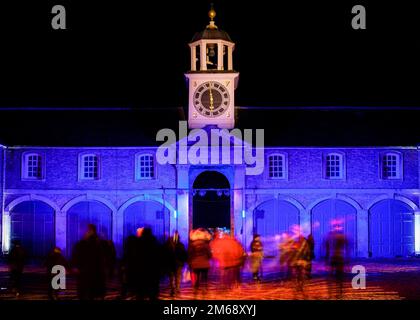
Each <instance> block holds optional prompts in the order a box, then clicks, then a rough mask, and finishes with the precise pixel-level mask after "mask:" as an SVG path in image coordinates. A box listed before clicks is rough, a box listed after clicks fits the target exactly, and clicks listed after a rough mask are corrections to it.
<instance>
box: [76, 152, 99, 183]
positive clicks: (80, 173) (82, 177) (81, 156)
mask: <svg viewBox="0 0 420 320" xmlns="http://www.w3.org/2000/svg"><path fill="white" fill-rule="evenodd" d="M90 156H95V157H96V159H97V162H98V163H97V165H98V176H97V177H92V178H90V177H85V164H84V162H85V161H84V160H85V158H86V157H90ZM101 171H102V166H101V157H100V155H99V154H98V153H81V154H79V170H78V180H79V181H98V180H101V178H102V172H101Z"/></svg>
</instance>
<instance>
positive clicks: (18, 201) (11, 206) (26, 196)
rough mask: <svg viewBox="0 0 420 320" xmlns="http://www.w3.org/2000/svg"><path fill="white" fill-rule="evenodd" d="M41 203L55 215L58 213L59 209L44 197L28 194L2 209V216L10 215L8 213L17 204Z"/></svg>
mask: <svg viewBox="0 0 420 320" xmlns="http://www.w3.org/2000/svg"><path fill="white" fill-rule="evenodd" d="M35 200H37V201H41V202H44V203H46V204H48V205H49V206H50V207H51V208H53V209H54V212H55V214H58V213H60V211H61V210H60V207H59V206H58V205H57V204H56V203H55V202H54V201H52V200H51V199H48V198H46V197H43V196H39V195H35V194H29V195H24V196H20V197H18V198H16V199H14V200H12V201H11V202H10V203H9V204H8V205H7V206H6V208H5V209H4V211H5V212H4V214H6V215H8V214H9V213H10V211H11V210H12V209H13V208H14V207H16V206H17V205H18V204H20V203H22V202H25V201H35Z"/></svg>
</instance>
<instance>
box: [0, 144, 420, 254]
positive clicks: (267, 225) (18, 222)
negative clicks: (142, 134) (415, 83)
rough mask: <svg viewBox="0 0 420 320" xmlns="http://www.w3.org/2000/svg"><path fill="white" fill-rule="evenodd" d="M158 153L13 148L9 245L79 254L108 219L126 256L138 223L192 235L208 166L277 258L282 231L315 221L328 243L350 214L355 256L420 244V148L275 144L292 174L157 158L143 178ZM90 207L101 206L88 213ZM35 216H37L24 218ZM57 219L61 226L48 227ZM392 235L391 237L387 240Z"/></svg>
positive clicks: (5, 230) (245, 227)
mask: <svg viewBox="0 0 420 320" xmlns="http://www.w3.org/2000/svg"><path fill="white" fill-rule="evenodd" d="M155 151H156V148H143V147H130V148H112V147H108V148H106V147H104V148H58V147H57V148H55V147H54V148H53V147H51V148H29V147H28V148H23V147H11V148H8V149H7V150H6V159H5V160H6V161H5V164H6V167H5V173H6V176H5V189H6V190H4V191H3V192H1V194H0V199H2V198H3V196H4V199H3V200H4V205H3V217H2V228H1V229H2V239H3V242H2V249H3V251H8V249H9V244H10V240H11V239H12V238H16V237H23V236H27V237H28V239H37V240H36V241H40V243H41V245H40V247H43V248H45V250H44V251H47V247H48V245H47V244H48V243H51V241H52V242H53V243H54V244H56V245H58V246H59V247H61V248H62V249H63V250H65V252H71V246H72V244H73V243H74V241H77V239H78V238H80V234H81V232H82V230H81V229H83V225H84V224H86V223H87V222H88V221H93V222H95V223H96V224H98V225H100V228H101V230H102V233H103V236H104V237H107V238H110V239H112V240H113V241H114V242H115V244H116V247H117V250H118V253H119V254H121V252H122V245H123V241H124V237H125V236H126V235H127V230H128V229H130V228H131V229H133V228H135V227H136V226H134V225H138V226H141V225H143V224H149V225H151V226H152V229H153V230H154V232H155V233H156V234H158V235H159V236H160V237H164V236H166V235H167V234H169V233H172V232H173V231H174V230H176V229H178V230H179V231H180V234H181V238H182V239H183V241H186V240H187V239H188V233H189V231H190V227H191V219H192V216H193V211H192V210H193V208H192V185H193V183H194V181H195V178H196V177H197V176H198V175H199V174H200V173H202V172H204V171H208V170H214V171H218V172H221V173H222V174H223V175H225V176H226V178H227V179H228V180H229V183H230V186H231V189H232V190H231V191H232V192H231V195H232V196H231V198H232V199H231V200H232V202H231V228H232V229H233V230H234V234H235V236H236V237H237V238H238V239H239V240H240V241H241V242H242V243H243V244H244V246H246V248H248V247H249V243H250V241H251V239H252V234H253V232H258V233H261V234H262V236H263V239H264V241H266V243H267V248H268V247H270V246H271V247H272V248H274V249H273V250H272V251H273V254H275V248H276V241H279V237H280V235H281V233H284V232H288V231H290V228H291V226H292V225H295V224H296V223H298V224H300V225H301V226H305V231H304V233H305V235H307V234H308V233H310V232H312V233H314V235H315V236H316V237H315V238H316V240H317V244H316V246H318V247H319V246H320V243H321V242H322V239H323V237H325V234H326V233H327V232H328V230H329V228H330V225H331V222H332V221H334V220H337V219H338V220H339V219H341V218H343V217H344V218H345V219H346V222H345V225H344V228H345V230H346V232H347V234H348V235H349V237H351V238H352V242H353V249H352V250H353V251H352V252H353V256H360V257H368V256H369V255H372V256H396V255H409V254H411V253H413V252H414V250H416V251H418V250H419V249H420V240H419V239H420V238H419V236H420V234H419V232H420V231H419V230H420V227H419V226H420V222H419V219H418V218H416V219H415V217H414V214H415V213H416V212H417V213H418V212H419V209H418V207H419V198H418V189H419V161H418V157H419V154H418V150H417V148H415V147H413V148H401V147H399V148H373V147H372V148H280V147H278V148H267V149H266V155H267V156H268V155H270V154H271V153H281V154H284V155H286V159H287V164H288V165H287V170H288V174H287V176H286V178H285V179H270V177H269V175H268V170H267V166H266V170H265V171H264V173H263V174H261V175H258V176H247V175H246V174H245V172H244V167H243V166H240V165H224V166H218V165H214V166H199V165H189V164H187V165H160V164H156V166H155V174H156V175H155V177H154V178H152V179H138V175H137V173H136V163H137V162H136V157H137V156H138V155H141V154H154V153H155ZM331 151H334V152H338V153H341V154H343V155H344V162H345V175H344V176H343V178H342V179H336V180H331V179H326V177H325V172H324V169H323V163H324V162H323V161H324V158H325V154H327V153H329V152H331ZM387 151H396V152H399V154H401V156H402V159H403V164H402V165H403V170H402V176H401V178H400V179H388V180H387V179H382V178H381V176H380V169H381V167H380V161H379V160H380V157H381V155H382V154H383V153H384V152H387ZM28 152H34V153H39V154H40V155H41V156H42V159H43V160H44V161H45V165H44V167H43V168H44V169H43V170H45V172H44V174H43V175H42V178H41V179H33V180H30V179H24V178H22V159H23V156H24V155H25V153H28ZM88 153H89V154H96V155H97V156H98V159H99V161H100V172H99V177H98V179H93V180H83V179H80V166H79V163H80V159H81V156H82V155H84V154H88ZM0 160H1V159H0ZM0 163H3V161H0ZM1 172H3V171H1ZM0 177H1V175H0ZM416 190H417V191H416ZM82 204H84V205H85V206H87V207H86V208H93V207H95V208H96V209H92V210H88V209H86V210H82V209H83V208H82V209H81V207H80V206H81V205H82ZM40 208H42V210H41V209H40ZM133 210H134V211H133ZM50 212H52V213H53V214H50ZM175 212H176V213H175ZM25 215H27V216H28V217H32V218H31V219H32V220H31V219H29V220H27V219H22V217H23V216H25ZM41 215H42V217H43V218H42V219H40V217H41ZM50 219H53V221H52V222H51V220H50ZM28 221H32V222H30V223H29V222H28ZM40 221H41V222H40ZM42 221H43V222H42ZM40 224H42V225H43V227H44V228H43V230H44V231H43V232H44V233H40V231H38V230H40V229H41V225H40ZM49 224H51V225H53V226H54V228H52V229H51V228H50V229H49V228H45V226H47V225H49ZM133 224H134V225H133ZM129 225H130V226H129ZM390 228H393V230H401V232H397V231H395V232H392V233H389V232H387V231H386V230H389V229H390ZM384 238H386V239H387V241H385V242H383V241H379V240H378V239H384ZM28 239H26V240H25V241H27V240H28ZM51 239H52V240H51ZM319 254H320V255H322V252H321V251H319Z"/></svg>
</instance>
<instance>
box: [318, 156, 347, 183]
mask: <svg viewBox="0 0 420 320" xmlns="http://www.w3.org/2000/svg"><path fill="white" fill-rule="evenodd" d="M330 156H338V157H339V161H340V166H339V170H340V171H339V173H340V174H339V176H338V177H336V176H334V177H331V176H328V175H327V172H328V170H327V165H328V157H330ZM322 170H323V174H322V176H323V178H324V179H325V180H346V176H347V171H346V155H345V154H344V153H343V152H337V151H334V152H328V153H324V154H323V157H322Z"/></svg>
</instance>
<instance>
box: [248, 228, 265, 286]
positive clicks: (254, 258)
mask: <svg viewBox="0 0 420 320" xmlns="http://www.w3.org/2000/svg"><path fill="white" fill-rule="evenodd" d="M263 257H264V250H263V245H262V242H261V237H260V235H259V234H254V237H253V240H252V242H251V272H252V278H253V279H254V280H257V281H260V280H261V277H262V259H263Z"/></svg>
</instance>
